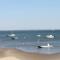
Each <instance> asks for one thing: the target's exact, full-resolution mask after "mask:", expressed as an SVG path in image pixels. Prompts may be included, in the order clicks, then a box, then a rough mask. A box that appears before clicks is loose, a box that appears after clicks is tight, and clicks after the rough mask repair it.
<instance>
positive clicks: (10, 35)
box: [8, 34, 17, 40]
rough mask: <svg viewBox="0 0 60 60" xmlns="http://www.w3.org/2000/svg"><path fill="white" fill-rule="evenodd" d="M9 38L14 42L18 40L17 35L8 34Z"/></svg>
mask: <svg viewBox="0 0 60 60" xmlns="http://www.w3.org/2000/svg"><path fill="white" fill-rule="evenodd" d="M8 37H10V38H11V39H13V40H15V39H17V37H16V34H8Z"/></svg>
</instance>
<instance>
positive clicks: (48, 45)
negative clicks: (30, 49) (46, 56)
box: [37, 43, 53, 48]
mask: <svg viewBox="0 0 60 60" xmlns="http://www.w3.org/2000/svg"><path fill="white" fill-rule="evenodd" d="M50 47H53V45H50V44H49V43H48V44H47V45H42V46H37V48H50Z"/></svg>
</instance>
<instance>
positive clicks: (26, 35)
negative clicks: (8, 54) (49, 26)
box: [0, 30, 60, 54]
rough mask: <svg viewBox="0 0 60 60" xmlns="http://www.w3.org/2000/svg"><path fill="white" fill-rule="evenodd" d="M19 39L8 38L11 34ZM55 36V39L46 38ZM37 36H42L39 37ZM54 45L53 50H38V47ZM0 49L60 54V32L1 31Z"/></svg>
mask: <svg viewBox="0 0 60 60" xmlns="http://www.w3.org/2000/svg"><path fill="white" fill-rule="evenodd" d="M12 32H13V33H14V34H16V36H17V37H18V39H15V40H12V39H11V38H10V37H7V35H8V34H11V33H12ZM49 34H52V35H54V39H49V38H46V35H49ZM37 35H41V37H38V36H37ZM47 43H50V44H51V45H53V47H51V48H40V49H39V48H37V46H38V45H40V46H41V45H47ZM0 48H17V49H20V50H23V51H26V52H35V53H46V54H51V53H60V30H40V31H39V30H37V31H36V30H35V31H0Z"/></svg>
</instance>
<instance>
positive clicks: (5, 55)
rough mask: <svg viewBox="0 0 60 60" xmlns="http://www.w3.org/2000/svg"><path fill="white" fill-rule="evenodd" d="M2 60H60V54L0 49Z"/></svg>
mask: <svg viewBox="0 0 60 60" xmlns="http://www.w3.org/2000/svg"><path fill="white" fill-rule="evenodd" d="M0 60H60V54H59V53H57V54H37V53H28V52H23V51H20V50H17V49H14V48H13V49H12V48H0Z"/></svg>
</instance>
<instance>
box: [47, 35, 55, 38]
mask: <svg viewBox="0 0 60 60" xmlns="http://www.w3.org/2000/svg"><path fill="white" fill-rule="evenodd" d="M46 38H52V39H53V38H54V36H53V35H46Z"/></svg>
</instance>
